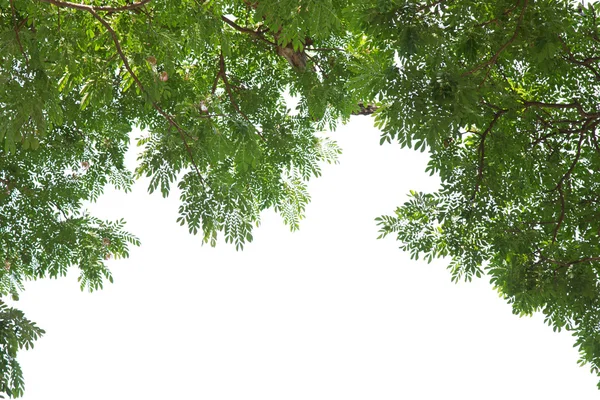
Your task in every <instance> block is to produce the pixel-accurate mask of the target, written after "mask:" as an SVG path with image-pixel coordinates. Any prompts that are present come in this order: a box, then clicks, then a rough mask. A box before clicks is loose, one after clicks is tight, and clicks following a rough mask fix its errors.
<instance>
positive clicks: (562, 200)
mask: <svg viewBox="0 0 600 400" xmlns="http://www.w3.org/2000/svg"><path fill="white" fill-rule="evenodd" d="M557 189H558V194H559V195H560V215H559V217H558V222H557V223H556V227H555V228H554V233H553V235H552V243H556V237H557V236H558V231H559V229H560V226H561V225H562V223H563V221H564V220H565V194H564V193H563V190H562V182H559V184H558V186H557Z"/></svg>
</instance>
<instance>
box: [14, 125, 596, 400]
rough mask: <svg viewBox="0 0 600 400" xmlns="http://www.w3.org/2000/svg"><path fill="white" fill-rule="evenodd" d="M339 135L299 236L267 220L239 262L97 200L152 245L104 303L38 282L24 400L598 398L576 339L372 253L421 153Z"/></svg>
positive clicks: (130, 201)
mask: <svg viewBox="0 0 600 400" xmlns="http://www.w3.org/2000/svg"><path fill="white" fill-rule="evenodd" d="M332 137H333V138H335V139H336V140H337V141H338V142H339V143H340V145H341V146H342V148H343V149H344V154H343V155H342V157H341V160H340V161H341V164H340V165H336V166H324V167H323V170H324V176H323V177H321V178H319V179H316V180H314V181H313V182H312V184H311V185H310V189H311V194H312V196H313V200H312V203H311V204H310V206H309V207H308V210H307V218H306V220H304V222H303V223H302V226H301V229H300V231H299V232H296V233H290V232H289V231H288V229H287V228H286V227H285V226H284V225H283V223H282V222H281V221H280V219H279V217H277V216H276V215H274V214H272V213H267V214H265V216H264V220H263V224H262V226H261V227H260V228H259V229H257V230H256V231H255V234H254V237H255V240H254V242H253V243H251V244H250V245H248V246H247V248H246V249H245V250H244V251H243V252H236V251H235V250H234V248H233V247H232V246H229V245H226V244H225V243H224V242H223V241H221V242H220V243H219V244H218V245H217V248H216V249H213V248H210V247H208V246H201V245H200V243H201V240H200V238H199V237H194V236H191V235H189V234H188V232H187V228H185V227H180V226H179V225H178V224H177V223H175V219H176V217H177V205H178V200H177V198H176V196H174V197H172V198H170V199H168V200H165V199H162V198H161V197H160V195H159V194H155V195H152V196H150V195H147V193H146V184H145V183H143V184H138V185H137V186H136V187H135V189H134V191H133V193H130V194H127V195H125V194H122V193H116V192H113V191H110V192H108V193H107V195H105V196H104V197H102V199H101V200H100V201H99V203H98V204H96V205H95V206H94V213H95V215H97V216H99V217H105V218H113V219H115V218H120V217H125V218H126V219H127V220H128V226H127V228H128V229H129V230H130V231H132V232H134V233H136V234H137V235H138V236H139V237H140V238H141V240H142V247H141V248H134V249H133V250H132V252H131V257H130V258H129V259H127V260H118V261H111V263H110V265H111V268H112V271H113V273H114V276H115V283H114V284H113V285H110V284H108V286H107V287H106V288H105V289H104V290H103V291H101V292H96V293H93V294H89V293H81V292H80V291H79V287H78V283H77V281H76V274H72V275H70V276H69V277H67V278H63V279H60V280H42V281H39V282H32V283H30V284H28V285H27V290H26V292H25V293H23V295H22V296H21V301H20V302H19V304H17V306H18V307H19V308H21V309H23V310H24V311H25V312H26V314H27V316H28V317H29V318H30V319H32V320H34V321H36V322H38V323H39V325H40V326H41V327H43V328H44V329H46V331H47V334H46V335H45V336H44V337H43V338H42V339H40V340H39V341H38V342H37V344H36V347H35V349H34V350H32V351H28V352H22V353H21V355H20V359H21V362H22V366H23V369H24V372H25V379H26V394H25V397H24V399H25V400H48V399H60V400H82V399H83V400H97V399H102V400H104V399H111V400H121V399H123V400H129V399H144V400H163V399H169V400H171V399H173V400H175V399H176V400H187V399H190V400H191V399H202V400H221V399H223V400H225V399H227V400H238V399H260V400H294V399H298V400H300V399H302V400H306V399H310V400H321V399H322V400H334V399H343V400H353V399H357V400H358V399H377V400H386V399H402V398H407V399H442V398H443V399H455V398H456V399H461V400H469V399H477V400H481V399H492V400H493V399H505V398H515V399H526V398H544V399H565V398H572V399H578V400H585V399H597V398H598V394H599V393H598V391H597V389H596V381H597V379H596V378H595V377H594V376H593V375H591V374H590V373H589V369H588V368H587V367H583V368H580V367H578V366H577V364H576V360H577V358H578V356H577V351H576V349H574V348H573V347H572V344H573V342H574V339H573V338H572V337H571V336H569V335H568V334H566V333H562V334H557V333H554V332H552V329H551V328H549V327H547V326H546V325H544V324H543V319H542V318H541V317H539V316H538V317H536V318H518V317H517V316H514V315H512V313H511V310H510V307H509V306H508V305H506V304H505V303H504V301H503V300H501V299H500V298H498V296H497V294H496V293H495V292H494V291H492V289H491V286H490V285H489V283H488V279H487V278H484V279H480V280H478V281H475V282H473V283H459V284H453V283H451V282H450V275H449V272H448V271H447V270H446V268H445V267H446V264H447V262H445V261H438V262H434V263H432V264H430V265H427V264H426V263H424V262H422V261H419V262H414V261H410V260H409V257H408V255H406V254H404V253H402V252H401V251H400V250H398V248H397V246H398V244H397V243H396V242H395V241H394V240H393V239H390V240H379V241H378V240H376V239H375V237H376V236H377V233H376V231H377V229H376V227H375V223H374V221H373V219H374V218H375V217H376V216H378V215H380V214H384V213H391V212H392V211H393V210H394V208H395V207H396V206H397V205H400V204H401V203H402V202H403V201H404V200H405V194H406V193H407V192H408V191H409V190H410V189H415V190H424V191H427V190H433V189H434V188H435V186H436V184H437V181H436V179H435V178H430V177H428V176H427V175H426V174H424V173H423V172H422V171H423V170H424V167H425V162H426V158H425V156H424V155H422V154H420V153H414V152H411V151H410V150H400V149H399V146H397V145H387V146H383V147H380V146H379V144H378V142H379V133H378V132H377V131H376V130H375V129H373V128H372V125H371V122H370V119H368V118H355V119H354V120H353V121H352V122H351V124H350V125H349V126H347V127H342V128H341V129H339V130H338V132H336V133H334V134H332Z"/></svg>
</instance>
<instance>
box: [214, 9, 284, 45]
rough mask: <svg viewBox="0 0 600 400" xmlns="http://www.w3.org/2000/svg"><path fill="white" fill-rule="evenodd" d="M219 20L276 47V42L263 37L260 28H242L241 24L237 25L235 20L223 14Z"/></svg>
mask: <svg viewBox="0 0 600 400" xmlns="http://www.w3.org/2000/svg"><path fill="white" fill-rule="evenodd" d="M221 20H223V22H225V23H226V24H227V25H229V26H231V27H232V28H233V29H235V30H236V31H239V32H242V33H246V34H248V35H251V36H254V37H255V38H257V39H259V40H262V41H263V42H265V43H268V44H269V45H271V46H275V47H277V43H274V42H271V41H270V40H269V39H267V38H266V37H265V35H264V32H265V31H261V30H257V31H255V30H254V29H250V28H244V27H243V26H239V25H238V24H236V23H235V22H233V21H232V20H230V19H229V18H227V17H226V16H224V15H223V16H221Z"/></svg>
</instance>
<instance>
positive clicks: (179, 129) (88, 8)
mask: <svg viewBox="0 0 600 400" xmlns="http://www.w3.org/2000/svg"><path fill="white" fill-rule="evenodd" d="M39 1H43V2H47V3H51V4H54V5H57V6H59V7H61V6H63V5H62V4H72V3H65V2H59V1H55V0H39ZM149 1H150V0H142V1H140V2H139V3H134V4H130V5H129V6H124V7H129V8H127V9H131V7H132V6H134V5H137V6H136V7H139V6H140V5H142V4H145V3H148V2H149ZM75 6H77V5H75ZM82 6H83V5H82ZM64 7H69V8H75V9H78V10H84V11H87V12H89V13H90V14H91V15H92V16H93V17H94V18H95V19H96V20H97V21H98V22H100V23H101V24H102V26H104V27H105V28H106V30H107V31H108V32H109V33H110V35H111V37H112V39H113V42H114V44H115V49H116V50H117V53H118V54H119V57H120V58H121V61H123V66H124V67H125V69H126V70H127V72H129V74H130V75H131V77H132V78H133V81H134V82H135V84H136V85H137V87H138V88H139V89H140V91H141V92H142V93H146V94H147V93H148V92H147V91H146V89H145V88H144V85H143V84H142V82H141V81H140V79H139V78H138V76H137V74H136V73H135V72H134V71H133V69H132V68H131V65H130V64H129V61H128V60H127V57H126V56H125V53H123V48H122V47H121V43H120V42H119V37H118V36H117V33H116V32H115V31H114V29H113V28H112V27H111V26H110V24H109V23H108V22H107V21H106V20H105V19H104V18H102V17H101V16H100V15H99V14H98V13H97V12H96V9H95V8H94V7H91V6H83V8H81V7H71V6H70V5H65V6H64ZM106 8H107V7H104V8H103V9H102V11H107V10H106ZM108 8H110V7H108ZM121 11H122V10H121ZM152 107H154V109H155V110H156V111H158V113H159V114H160V115H162V116H163V117H164V118H165V119H166V120H167V122H169V124H171V125H172V126H173V127H175V129H177V132H178V133H179V136H180V137H181V141H182V142H183V145H184V146H185V149H186V151H187V153H188V156H189V157H190V162H191V164H192V166H193V168H194V170H195V171H196V174H197V175H198V179H200V183H202V185H203V186H205V182H204V178H203V177H202V174H201V173H200V170H199V168H198V166H197V165H196V161H195V160H194V156H193V153H192V150H191V148H190V146H189V145H188V144H187V141H186V140H185V135H187V133H186V132H185V130H184V129H183V128H182V127H181V126H180V125H179V124H178V123H177V121H175V119H174V118H173V117H172V116H171V115H169V114H167V113H166V112H165V111H164V110H163V109H162V107H160V106H159V105H158V103H157V102H155V101H153V102H152ZM188 136H189V135H188Z"/></svg>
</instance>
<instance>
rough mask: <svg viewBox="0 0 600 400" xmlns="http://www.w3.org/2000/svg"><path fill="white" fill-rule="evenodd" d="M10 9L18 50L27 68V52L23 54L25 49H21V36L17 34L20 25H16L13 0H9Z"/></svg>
mask: <svg viewBox="0 0 600 400" xmlns="http://www.w3.org/2000/svg"><path fill="white" fill-rule="evenodd" d="M10 10H11V12H12V19H13V27H14V31H15V36H16V37H17V44H18V45H19V50H21V54H23V57H24V58H25V65H26V66H27V68H29V58H28V57H27V54H25V51H24V50H23V44H22V43H21V36H20V35H19V29H20V26H19V25H17V11H16V10H15V4H14V1H13V0H10Z"/></svg>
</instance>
